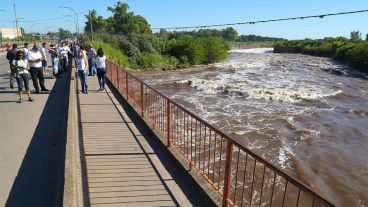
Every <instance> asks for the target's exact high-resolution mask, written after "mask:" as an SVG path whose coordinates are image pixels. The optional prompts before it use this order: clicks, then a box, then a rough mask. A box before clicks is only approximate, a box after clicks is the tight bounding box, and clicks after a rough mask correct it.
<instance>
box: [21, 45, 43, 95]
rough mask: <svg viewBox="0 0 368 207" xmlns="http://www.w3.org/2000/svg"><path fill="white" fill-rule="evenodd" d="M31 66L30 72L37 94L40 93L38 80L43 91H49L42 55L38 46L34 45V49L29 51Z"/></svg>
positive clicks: (28, 58) (28, 57)
mask: <svg viewBox="0 0 368 207" xmlns="http://www.w3.org/2000/svg"><path fill="white" fill-rule="evenodd" d="M26 57H27V60H28V62H29V65H30V72H31V77H32V81H33V87H34V88H35V90H36V93H40V91H39V86H38V80H39V82H40V86H41V91H48V90H47V89H46V87H45V78H44V76H43V70H42V60H43V58H42V54H41V52H40V51H39V50H38V47H37V45H34V46H33V48H32V49H31V50H30V51H28V55H27V56H26Z"/></svg>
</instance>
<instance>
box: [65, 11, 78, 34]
mask: <svg viewBox="0 0 368 207" xmlns="http://www.w3.org/2000/svg"><path fill="white" fill-rule="evenodd" d="M64 17H70V18H72V19H73V23H74V24H75V33H76V34H78V33H77V32H78V24H77V19H76V18H75V17H74V16H73V15H64Z"/></svg>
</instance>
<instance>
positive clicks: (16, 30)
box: [13, 18, 24, 44]
mask: <svg viewBox="0 0 368 207" xmlns="http://www.w3.org/2000/svg"><path fill="white" fill-rule="evenodd" d="M20 19H24V18H16V19H15V20H14V23H13V27H14V24H16V28H15V31H14V34H15V38H17V37H18V35H19V32H18V20H20ZM17 39H18V41H17V42H18V44H19V38H17Z"/></svg>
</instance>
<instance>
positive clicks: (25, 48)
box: [22, 42, 29, 57]
mask: <svg viewBox="0 0 368 207" xmlns="http://www.w3.org/2000/svg"><path fill="white" fill-rule="evenodd" d="M28 51H29V49H28V42H26V43H24V48H23V49H22V52H23V54H24V57H26V56H27V53H28Z"/></svg>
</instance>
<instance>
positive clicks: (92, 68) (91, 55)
mask: <svg viewBox="0 0 368 207" xmlns="http://www.w3.org/2000/svg"><path fill="white" fill-rule="evenodd" d="M87 57H88V67H89V75H91V76H94V75H95V74H96V73H97V72H96V69H95V66H96V63H95V57H96V51H95V49H93V47H92V45H88V48H87Z"/></svg>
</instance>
